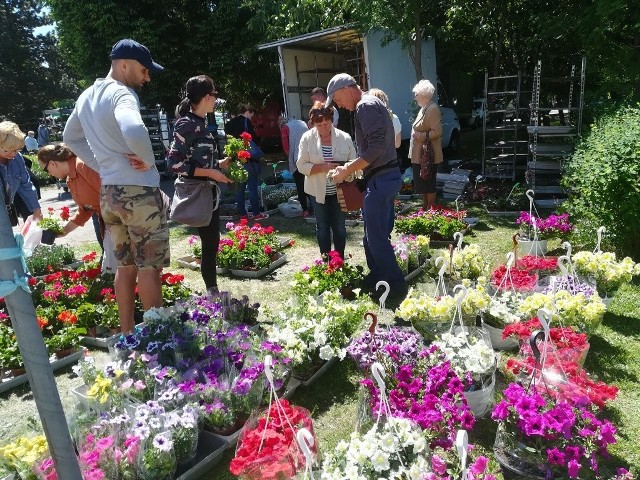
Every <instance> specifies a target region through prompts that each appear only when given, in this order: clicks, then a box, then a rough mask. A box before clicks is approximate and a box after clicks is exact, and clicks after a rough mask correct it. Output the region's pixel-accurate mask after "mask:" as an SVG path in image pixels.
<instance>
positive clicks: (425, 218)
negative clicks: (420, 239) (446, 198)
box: [395, 207, 467, 244]
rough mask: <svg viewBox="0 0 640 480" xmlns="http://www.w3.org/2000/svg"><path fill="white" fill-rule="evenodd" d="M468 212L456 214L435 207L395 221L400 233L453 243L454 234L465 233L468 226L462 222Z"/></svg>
mask: <svg viewBox="0 0 640 480" xmlns="http://www.w3.org/2000/svg"><path fill="white" fill-rule="evenodd" d="M466 215H467V212H466V211H465V210H461V211H459V212H455V211H453V210H448V209H446V208H439V207H434V208H432V209H430V210H428V211H427V212H425V211H424V210H422V209H420V210H418V211H417V212H415V213H412V214H409V215H406V216H399V217H398V218H396V221H395V229H396V231H397V232H398V233H403V234H406V235H426V236H428V237H429V238H430V240H431V243H432V244H433V242H434V241H453V234H454V233H456V232H460V231H463V230H464V229H465V228H466V224H465V223H464V222H463V221H462V219H463V218H464V217H466Z"/></svg>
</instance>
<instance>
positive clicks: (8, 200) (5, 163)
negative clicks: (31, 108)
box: [0, 121, 42, 226]
mask: <svg viewBox="0 0 640 480" xmlns="http://www.w3.org/2000/svg"><path fill="white" fill-rule="evenodd" d="M23 147H24V133H23V132H22V131H21V130H20V128H19V127H18V125H16V124H15V123H13V122H9V121H4V122H0V188H1V189H2V194H3V196H4V203H5V205H6V207H7V213H8V214H9V220H10V221H11V224H12V225H13V226H15V225H17V224H18V218H17V215H18V214H20V216H21V217H22V218H23V219H25V220H26V218H27V217H28V216H29V215H33V218H34V220H42V212H41V210H40V202H38V193H37V191H36V188H35V186H34V185H33V183H32V182H31V178H30V176H29V171H28V170H27V166H26V164H25V161H24V158H23V157H22V155H21V154H20V150H22V148H23Z"/></svg>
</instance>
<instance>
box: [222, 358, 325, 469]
mask: <svg viewBox="0 0 640 480" xmlns="http://www.w3.org/2000/svg"><path fill="white" fill-rule="evenodd" d="M272 366H273V360H272V357H271V356H270V355H267V356H265V359H264V374H265V377H266V378H267V383H268V384H269V390H270V395H269V407H268V408H267V409H266V410H265V411H263V412H261V413H259V414H256V413H254V414H253V415H252V417H251V418H250V419H249V420H248V421H247V423H246V424H245V426H244V428H243V429H242V432H241V433H240V438H239V439H238V447H237V449H236V455H235V457H234V458H233V460H231V464H230V465H229V470H230V471H231V473H232V474H234V475H237V476H239V477H240V478H241V479H243V480H285V479H293V478H294V477H295V478H301V476H302V478H306V477H308V476H310V474H311V471H312V466H313V463H314V462H315V457H316V455H317V449H316V441H315V437H314V434H313V421H312V420H311V414H310V413H309V411H308V410H306V409H304V408H302V407H298V406H295V405H290V404H289V402H287V401H286V400H280V399H279V398H278V396H277V394H276V389H275V386H274V381H273V372H272Z"/></svg>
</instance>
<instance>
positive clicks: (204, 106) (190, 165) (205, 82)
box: [168, 75, 231, 293]
mask: <svg viewBox="0 0 640 480" xmlns="http://www.w3.org/2000/svg"><path fill="white" fill-rule="evenodd" d="M185 90H186V97H185V98H184V99H183V100H182V102H180V105H178V107H177V109H176V110H177V112H178V115H180V117H179V118H178V119H177V120H176V123H175V127H174V130H173V142H172V143H171V149H170V150H169V155H168V159H169V170H170V171H171V172H172V173H175V174H178V175H184V176H185V177H186V178H192V179H198V180H203V181H208V180H214V181H215V182H219V183H229V182H231V180H229V178H227V176H226V175H225V174H224V173H222V172H221V171H220V167H222V166H225V161H222V162H218V158H219V152H218V150H217V142H216V140H215V138H214V137H213V135H212V134H211V132H209V131H208V130H207V127H206V125H205V117H206V116H207V113H211V112H213V110H214V108H215V103H216V93H217V92H216V89H215V87H214V85H213V80H212V79H211V78H210V77H208V76H206V75H198V76H196V77H191V78H190V79H189V80H187V85H186V88H185ZM225 160H226V163H228V160H229V159H225ZM216 190H217V189H216ZM214 193H215V192H214ZM214 197H215V194H214ZM217 204H218V199H217V198H214V204H212V205H211V209H212V210H213V214H212V215H211V222H209V225H206V226H204V227H198V234H199V235H200V241H201V242H202V243H201V244H202V260H201V263H200V273H201V274H202V279H203V280H204V284H205V287H206V288H207V290H208V291H209V292H211V293H215V292H217V291H218V279H217V275H216V259H217V256H218V245H219V244H220V212H219V210H218V208H216V207H215V206H216V205H217Z"/></svg>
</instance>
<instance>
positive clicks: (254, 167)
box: [236, 160, 260, 215]
mask: <svg viewBox="0 0 640 480" xmlns="http://www.w3.org/2000/svg"><path fill="white" fill-rule="evenodd" d="M244 169H245V170H246V171H247V173H248V174H249V178H248V179H247V181H246V182H245V183H243V184H242V185H239V186H238V191H237V192H236V207H237V208H238V213H239V214H240V215H246V214H247V209H246V208H245V206H244V192H245V190H246V189H247V187H249V201H250V202H251V211H252V212H253V214H254V215H258V214H259V213H260V197H258V185H259V180H258V178H259V177H260V162H254V161H251V160H250V161H248V162H247V163H245V164H244Z"/></svg>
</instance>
